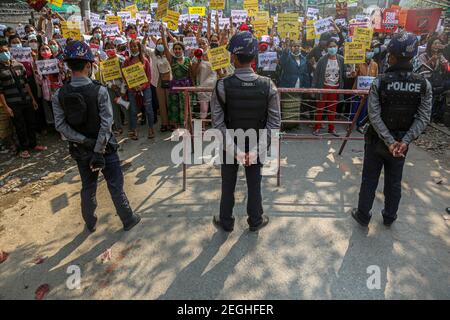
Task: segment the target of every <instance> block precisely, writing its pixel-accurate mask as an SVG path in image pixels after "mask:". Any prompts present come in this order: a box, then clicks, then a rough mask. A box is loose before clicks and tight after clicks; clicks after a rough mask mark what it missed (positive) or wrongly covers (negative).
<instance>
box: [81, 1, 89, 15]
mask: <svg viewBox="0 0 450 320" xmlns="http://www.w3.org/2000/svg"><path fill="white" fill-rule="evenodd" d="M80 9H81V17H82V18H89V14H90V12H91V0H81V2H80Z"/></svg>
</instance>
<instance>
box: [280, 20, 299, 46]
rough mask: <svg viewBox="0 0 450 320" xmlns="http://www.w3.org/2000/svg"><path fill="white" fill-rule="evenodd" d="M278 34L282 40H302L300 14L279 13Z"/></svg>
mask: <svg viewBox="0 0 450 320" xmlns="http://www.w3.org/2000/svg"><path fill="white" fill-rule="evenodd" d="M278 33H279V34H280V35H281V37H282V38H287V37H289V39H291V40H294V39H296V40H298V39H300V22H299V21H298V13H279V14H278Z"/></svg>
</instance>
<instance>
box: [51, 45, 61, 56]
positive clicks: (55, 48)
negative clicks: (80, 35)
mask: <svg viewBox="0 0 450 320" xmlns="http://www.w3.org/2000/svg"><path fill="white" fill-rule="evenodd" d="M49 47H50V50H51V51H52V53H53V54H57V53H58V51H59V48H58V46H55V45H54V44H53V45H51V46H49Z"/></svg>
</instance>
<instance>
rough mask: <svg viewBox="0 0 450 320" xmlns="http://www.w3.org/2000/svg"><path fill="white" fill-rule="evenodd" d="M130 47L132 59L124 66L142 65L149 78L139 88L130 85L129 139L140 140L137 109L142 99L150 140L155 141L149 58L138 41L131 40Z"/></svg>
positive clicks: (128, 59)
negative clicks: (138, 102) (145, 55)
mask: <svg viewBox="0 0 450 320" xmlns="http://www.w3.org/2000/svg"><path fill="white" fill-rule="evenodd" d="M129 46H130V55H131V57H129V58H127V60H126V61H125V62H124V64H123V67H124V68H126V67H129V66H132V65H135V64H137V63H141V64H142V65H143V68H144V71H145V74H146V76H147V81H146V82H145V83H142V84H140V85H139V86H137V87H131V88H130V85H129V88H128V99H129V101H130V109H129V110H130V131H129V137H130V138H131V139H133V140H138V139H139V136H138V132H137V129H136V127H137V108H138V105H137V101H138V99H140V100H143V110H144V112H143V113H144V114H145V116H146V117H147V125H148V128H149V130H148V138H149V139H153V138H154V137H155V131H154V129H153V126H154V121H155V120H154V117H155V116H154V113H153V107H152V91H151V89H150V80H151V78H152V75H151V69H150V62H149V61H148V59H147V58H145V57H144V52H143V49H142V44H141V43H140V42H139V41H138V40H131V41H130V44H129ZM127 81H129V79H127ZM128 84H129V83H128Z"/></svg>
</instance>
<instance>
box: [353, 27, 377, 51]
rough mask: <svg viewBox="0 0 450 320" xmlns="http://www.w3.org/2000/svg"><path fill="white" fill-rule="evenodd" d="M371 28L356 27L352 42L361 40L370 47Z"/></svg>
mask: <svg viewBox="0 0 450 320" xmlns="http://www.w3.org/2000/svg"><path fill="white" fill-rule="evenodd" d="M372 35H373V29H369V28H362V27H356V28H355V31H354V34H353V42H361V43H364V45H365V46H366V47H367V48H370V44H371V42H372Z"/></svg>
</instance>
